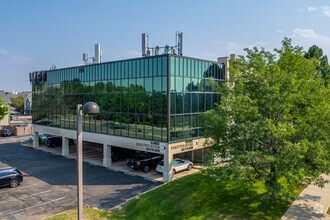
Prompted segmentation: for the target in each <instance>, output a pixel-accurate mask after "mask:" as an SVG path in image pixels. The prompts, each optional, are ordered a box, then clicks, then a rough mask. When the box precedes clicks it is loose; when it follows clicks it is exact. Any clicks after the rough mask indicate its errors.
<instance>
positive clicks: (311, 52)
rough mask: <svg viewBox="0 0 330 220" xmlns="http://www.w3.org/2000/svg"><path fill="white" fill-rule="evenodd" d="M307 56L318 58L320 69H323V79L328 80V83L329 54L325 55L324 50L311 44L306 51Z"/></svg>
mask: <svg viewBox="0 0 330 220" xmlns="http://www.w3.org/2000/svg"><path fill="white" fill-rule="evenodd" d="M304 56H305V58H307V59H313V58H314V59H316V60H318V62H319V64H320V66H319V67H318V69H319V70H320V71H321V74H322V77H323V79H324V80H325V81H326V84H327V83H328V81H329V80H330V66H329V63H328V56H327V55H323V50H322V49H321V48H319V47H318V46H316V45H313V46H311V47H310V48H309V49H308V52H306V53H305V55H304Z"/></svg>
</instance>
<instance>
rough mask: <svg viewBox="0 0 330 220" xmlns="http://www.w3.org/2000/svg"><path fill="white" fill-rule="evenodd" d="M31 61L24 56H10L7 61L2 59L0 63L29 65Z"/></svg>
mask: <svg viewBox="0 0 330 220" xmlns="http://www.w3.org/2000/svg"><path fill="white" fill-rule="evenodd" d="M32 62H33V59H32V58H30V57H25V56H11V57H9V58H8V59H3V60H1V61H0V63H1V64H3V65H30V64H32Z"/></svg>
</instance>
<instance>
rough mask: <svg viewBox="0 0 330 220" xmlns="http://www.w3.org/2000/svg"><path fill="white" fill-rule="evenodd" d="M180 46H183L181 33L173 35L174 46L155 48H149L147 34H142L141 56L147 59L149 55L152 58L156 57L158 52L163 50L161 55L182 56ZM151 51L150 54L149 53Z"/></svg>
mask: <svg viewBox="0 0 330 220" xmlns="http://www.w3.org/2000/svg"><path fill="white" fill-rule="evenodd" d="M182 44H183V32H180V31H177V32H176V33H175V46H169V45H167V44H166V45H165V46H163V47H160V46H156V47H149V34H148V33H142V56H144V57H148V56H150V54H151V55H152V56H158V55H159V50H160V49H164V53H163V54H174V55H176V54H178V55H179V56H182V54H183V52H182ZM150 51H151V52H150Z"/></svg>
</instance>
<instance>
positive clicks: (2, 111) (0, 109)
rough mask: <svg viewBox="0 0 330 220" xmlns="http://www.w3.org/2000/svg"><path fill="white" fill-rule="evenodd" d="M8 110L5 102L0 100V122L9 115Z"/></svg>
mask: <svg viewBox="0 0 330 220" xmlns="http://www.w3.org/2000/svg"><path fill="white" fill-rule="evenodd" d="M8 110H9V108H8V105H6V104H5V102H4V101H2V99H0V120H2V119H3V118H4V117H5V115H7V114H8V113H9V112H8Z"/></svg>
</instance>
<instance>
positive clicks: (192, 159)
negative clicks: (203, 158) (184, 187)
mask: <svg viewBox="0 0 330 220" xmlns="http://www.w3.org/2000/svg"><path fill="white" fill-rule="evenodd" d="M194 160H195V151H194V150H193V151H191V162H194Z"/></svg>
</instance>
